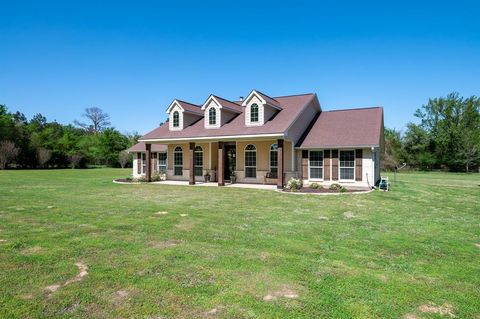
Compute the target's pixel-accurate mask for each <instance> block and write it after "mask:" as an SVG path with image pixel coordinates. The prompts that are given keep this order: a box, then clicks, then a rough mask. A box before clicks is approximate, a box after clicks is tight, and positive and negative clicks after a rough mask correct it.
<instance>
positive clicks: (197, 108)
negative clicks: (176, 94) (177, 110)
mask: <svg viewBox="0 0 480 319" xmlns="http://www.w3.org/2000/svg"><path fill="white" fill-rule="evenodd" d="M177 102H178V104H180V106H181V107H182V108H183V109H184V110H185V111H186V112H190V113H194V114H198V115H201V116H203V111H202V109H201V107H202V106H201V105H195V104H192V103H188V102H185V101H181V100H178V99H177Z"/></svg>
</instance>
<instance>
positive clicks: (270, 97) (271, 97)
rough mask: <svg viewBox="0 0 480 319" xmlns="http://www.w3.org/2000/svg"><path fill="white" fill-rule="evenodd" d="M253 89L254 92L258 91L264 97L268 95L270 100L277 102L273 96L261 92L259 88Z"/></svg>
mask: <svg viewBox="0 0 480 319" xmlns="http://www.w3.org/2000/svg"><path fill="white" fill-rule="evenodd" d="M253 90H254V91H256V92H258V93H260V94H263V95H265V96H266V97H269V98H271V99H272V100H274V101H276V102H278V101H277V100H275V98H274V97H271V96H270V95H268V94H265V93H263V92H262V91H259V90H257V89H253ZM279 103H280V102H279Z"/></svg>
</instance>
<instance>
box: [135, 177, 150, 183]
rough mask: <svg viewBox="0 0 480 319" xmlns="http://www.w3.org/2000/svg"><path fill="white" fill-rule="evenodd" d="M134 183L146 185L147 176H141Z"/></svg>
mask: <svg viewBox="0 0 480 319" xmlns="http://www.w3.org/2000/svg"><path fill="white" fill-rule="evenodd" d="M134 182H138V183H146V182H147V178H146V177H145V176H140V177H137V178H135V179H134Z"/></svg>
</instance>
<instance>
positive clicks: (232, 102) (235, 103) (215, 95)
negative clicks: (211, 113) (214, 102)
mask: <svg viewBox="0 0 480 319" xmlns="http://www.w3.org/2000/svg"><path fill="white" fill-rule="evenodd" d="M211 95H212V96H213V97H216V98H219V99H222V100H224V101H227V102H230V103H233V104H236V105H238V104H237V103H236V102H234V101H231V100H228V99H226V98H224V97H221V96H218V95H215V94H211ZM239 106H241V105H239Z"/></svg>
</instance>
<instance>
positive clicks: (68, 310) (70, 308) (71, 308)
mask: <svg viewBox="0 0 480 319" xmlns="http://www.w3.org/2000/svg"><path fill="white" fill-rule="evenodd" d="M78 307H80V303H79V302H76V303H74V304H71V305H70V306H68V307H66V308H64V309H63V310H62V313H63V314H67V313H72V312H75V310H77V309H78Z"/></svg>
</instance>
